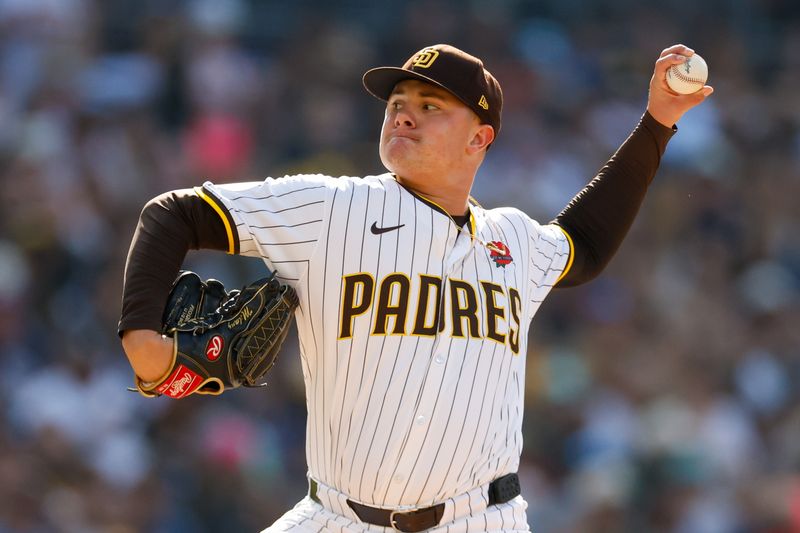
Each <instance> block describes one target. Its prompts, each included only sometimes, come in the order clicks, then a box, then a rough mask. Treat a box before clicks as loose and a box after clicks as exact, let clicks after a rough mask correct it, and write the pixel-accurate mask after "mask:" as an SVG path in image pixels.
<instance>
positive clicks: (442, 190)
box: [395, 174, 470, 217]
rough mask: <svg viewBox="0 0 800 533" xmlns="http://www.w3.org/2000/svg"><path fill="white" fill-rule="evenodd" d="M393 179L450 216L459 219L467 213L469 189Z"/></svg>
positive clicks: (399, 178) (399, 177)
mask: <svg viewBox="0 0 800 533" xmlns="http://www.w3.org/2000/svg"><path fill="white" fill-rule="evenodd" d="M395 178H396V179H397V181H398V183H400V184H401V185H402V186H403V187H405V188H407V189H409V190H411V191H413V192H414V193H415V194H417V195H419V196H422V197H423V198H425V199H426V200H428V201H430V202H433V203H434V204H436V205H438V206H439V207H440V208H441V209H443V210H444V211H446V212H447V213H449V214H450V215H451V216H455V217H459V216H463V215H465V214H467V213H469V191H470V188H469V187H466V188H465V187H463V186H455V187H447V186H446V185H443V184H441V183H436V184H431V183H425V182H415V181H410V180H408V179H405V178H403V177H401V176H398V175H396V174H395Z"/></svg>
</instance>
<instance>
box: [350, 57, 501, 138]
mask: <svg viewBox="0 0 800 533" xmlns="http://www.w3.org/2000/svg"><path fill="white" fill-rule="evenodd" d="M403 80H420V81H424V82H427V83H430V84H432V85H436V86H437V87H441V88H442V89H445V90H447V91H449V92H451V93H452V94H453V95H454V96H455V97H456V98H458V99H459V100H461V101H462V102H464V104H465V105H466V106H467V107H469V108H470V109H472V110H473V111H474V112H475V114H476V115H478V117H479V118H480V119H481V122H483V123H484V124H489V125H490V126H492V127H493V128H494V133H495V136H497V134H498V133H500V113H501V111H502V110H503V91H502V90H501V89H500V84H499V83H498V82H497V80H496V79H495V78H494V76H492V74H491V73H490V72H489V71H488V70H486V68H485V67H484V66H483V61H481V60H480V59H478V58H477V57H475V56H472V55H470V54H468V53H466V52H464V51H462V50H459V49H458V48H455V47H454V46H450V45H449V44H436V45H433V46H428V47H426V48H423V49H422V50H420V51H419V52H417V53H415V54H414V55H412V56H411V57H410V58H408V61H406V62H405V64H404V65H403V66H402V67H377V68H373V69H370V70H368V71H367V72H366V73H365V74H364V78H363V80H362V82H363V83H364V88H366V89H367V91H369V93H370V94H372V95H373V96H375V97H377V98H380V99H381V100H388V99H389V95H390V94H391V93H392V90H393V89H394V86H395V85H397V84H398V83H399V82H401V81H403Z"/></svg>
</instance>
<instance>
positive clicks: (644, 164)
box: [554, 112, 677, 287]
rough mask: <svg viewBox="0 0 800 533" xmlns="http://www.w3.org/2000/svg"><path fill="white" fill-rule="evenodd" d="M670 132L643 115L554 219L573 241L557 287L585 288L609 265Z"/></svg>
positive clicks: (631, 219) (664, 148)
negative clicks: (604, 163)
mask: <svg viewBox="0 0 800 533" xmlns="http://www.w3.org/2000/svg"><path fill="white" fill-rule="evenodd" d="M675 131H677V130H676V129H675V127H674V126H673V128H667V127H666V126H663V125H662V124H660V123H659V122H658V121H656V120H655V119H654V118H653V117H652V116H651V115H650V113H647V112H646V113H645V114H644V116H643V117H642V119H641V121H640V122H639V124H638V125H637V126H636V128H634V130H633V132H632V133H631V135H630V136H629V137H628V138H627V140H626V141H625V142H624V143H623V144H622V146H620V148H619V149H618V150H617V152H616V153H615V154H614V155H613V156H612V158H611V159H610V160H609V161H608V163H606V165H605V166H604V167H603V168H602V169H601V170H600V172H599V173H598V174H597V176H596V177H595V178H594V179H593V180H592V181H591V182H590V183H589V184H588V185H587V186H586V187H584V189H583V190H581V191H580V192H579V193H578V194H577V195H576V196H575V197H574V198H573V199H572V200H571V201H570V203H569V204H568V205H567V207H566V208H564V210H563V211H561V213H560V214H559V215H558V216H557V217H556V219H555V221H554V222H555V223H556V224H558V225H559V226H561V227H562V228H563V229H564V230H565V231H566V232H567V234H568V235H569V237H571V240H572V244H573V246H572V251H571V253H572V262H571V265H572V266H571V267H570V268H569V270H568V271H567V272H565V274H564V275H563V276H562V278H561V279H560V280H559V281H558V284H557V285H556V286H557V287H570V286H574V285H579V284H581V283H585V282H587V281H589V280H591V279H593V278H594V277H596V276H597V275H598V274H600V272H601V271H602V270H603V269H604V268H605V267H606V265H608V263H609V261H611V258H612V257H613V256H614V254H615V253H616V252H617V250H618V249H619V246H620V244H622V240H623V239H624V238H625V235H627V233H628V230H629V229H630V227H631V225H632V224H633V220H634V218H635V217H636V214H637V213H638V212H639V207H640V206H641V204H642V201H643V200H644V196H645V193H646V192H647V187H648V186H649V185H650V182H652V181H653V177H654V176H655V174H656V170H658V166H659V164H660V163H661V156H662V155H664V151H665V150H666V147H667V142H668V141H669V139H670V138H671V137H672V135H674V133H675Z"/></svg>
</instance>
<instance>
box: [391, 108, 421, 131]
mask: <svg viewBox="0 0 800 533" xmlns="http://www.w3.org/2000/svg"><path fill="white" fill-rule="evenodd" d="M401 126H405V127H406V128H415V127H416V126H417V122H416V120H415V119H414V115H412V114H411V113H409V112H408V111H406V110H404V109H399V110H397V111H396V112H395V114H394V127H395V128H399V127H401Z"/></svg>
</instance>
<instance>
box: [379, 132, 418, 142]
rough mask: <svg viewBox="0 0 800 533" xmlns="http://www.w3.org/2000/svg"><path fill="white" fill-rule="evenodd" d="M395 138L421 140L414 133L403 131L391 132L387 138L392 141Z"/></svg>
mask: <svg viewBox="0 0 800 533" xmlns="http://www.w3.org/2000/svg"><path fill="white" fill-rule="evenodd" d="M394 139H406V140H409V141H414V142H419V137H415V136H414V135H410V134H408V133H403V132H396V133H390V134H389V138H388V139H387V140H389V141H391V140H394Z"/></svg>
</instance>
